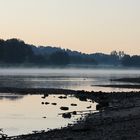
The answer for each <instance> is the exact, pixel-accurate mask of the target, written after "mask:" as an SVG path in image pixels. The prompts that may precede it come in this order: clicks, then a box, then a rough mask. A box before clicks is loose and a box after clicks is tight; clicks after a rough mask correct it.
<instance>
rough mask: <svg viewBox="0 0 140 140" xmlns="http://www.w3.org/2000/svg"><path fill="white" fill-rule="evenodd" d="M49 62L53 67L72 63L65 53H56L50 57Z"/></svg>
mask: <svg viewBox="0 0 140 140" xmlns="http://www.w3.org/2000/svg"><path fill="white" fill-rule="evenodd" d="M49 61H50V63H51V64H53V65H67V64H69V62H70V58H69V55H68V53H66V52H64V51H56V52H54V53H53V54H51V55H50V58H49Z"/></svg>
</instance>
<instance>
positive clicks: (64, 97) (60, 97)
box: [58, 96, 67, 99]
mask: <svg viewBox="0 0 140 140" xmlns="http://www.w3.org/2000/svg"><path fill="white" fill-rule="evenodd" d="M58 98H59V99H66V98H67V96H59V97H58Z"/></svg>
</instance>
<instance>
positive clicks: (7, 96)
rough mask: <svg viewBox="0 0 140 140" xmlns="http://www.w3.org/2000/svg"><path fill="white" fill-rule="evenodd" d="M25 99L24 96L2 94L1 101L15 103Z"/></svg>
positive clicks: (0, 95)
mask: <svg viewBox="0 0 140 140" xmlns="http://www.w3.org/2000/svg"><path fill="white" fill-rule="evenodd" d="M22 98H24V96H22V95H14V94H9V95H8V94H2V93H1V94H0V100H10V101H15V100H20V99H22Z"/></svg>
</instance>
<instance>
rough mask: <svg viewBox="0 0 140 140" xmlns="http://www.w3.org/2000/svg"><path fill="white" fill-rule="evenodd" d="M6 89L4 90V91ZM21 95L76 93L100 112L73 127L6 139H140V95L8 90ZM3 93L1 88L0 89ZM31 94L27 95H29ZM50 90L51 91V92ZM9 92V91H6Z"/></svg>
mask: <svg viewBox="0 0 140 140" xmlns="http://www.w3.org/2000/svg"><path fill="white" fill-rule="evenodd" d="M3 90H5V89H4V88H3ZM8 90H9V92H11V91H13V93H14V92H15V93H18V92H19V91H20V90H21V91H22V94H26V93H28V94H37V93H38V94H39V93H42V92H41V91H43V93H42V94H44V95H47V94H49V92H51V93H52V94H57V93H59V94H60V93H62V94H74V95H75V96H76V97H77V98H79V99H80V100H86V99H92V100H94V101H96V102H97V103H98V105H97V110H99V112H97V113H93V114H87V117H86V118H85V119H84V120H82V121H80V122H77V124H75V125H73V126H68V127H66V128H62V129H59V130H58V129H57V130H51V131H49V132H45V131H42V132H36V133H35V134H29V135H22V136H17V137H9V138H8V137H7V138H6V137H3V140H4V139H6V140H139V138H140V92H129V93H125V92H121V93H103V92H85V91H72V90H60V89H59V90H58V89H38V90H36V89H12V88H9V89H8ZM0 91H2V89H0ZM27 91H28V92H27ZM48 91H49V92H48ZM7 92H8V91H7Z"/></svg>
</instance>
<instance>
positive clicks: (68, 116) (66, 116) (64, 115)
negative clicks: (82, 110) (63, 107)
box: [62, 113, 71, 119]
mask: <svg viewBox="0 0 140 140" xmlns="http://www.w3.org/2000/svg"><path fill="white" fill-rule="evenodd" d="M62 117H63V118H68V119H70V118H71V113H64V114H63V115H62Z"/></svg>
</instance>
